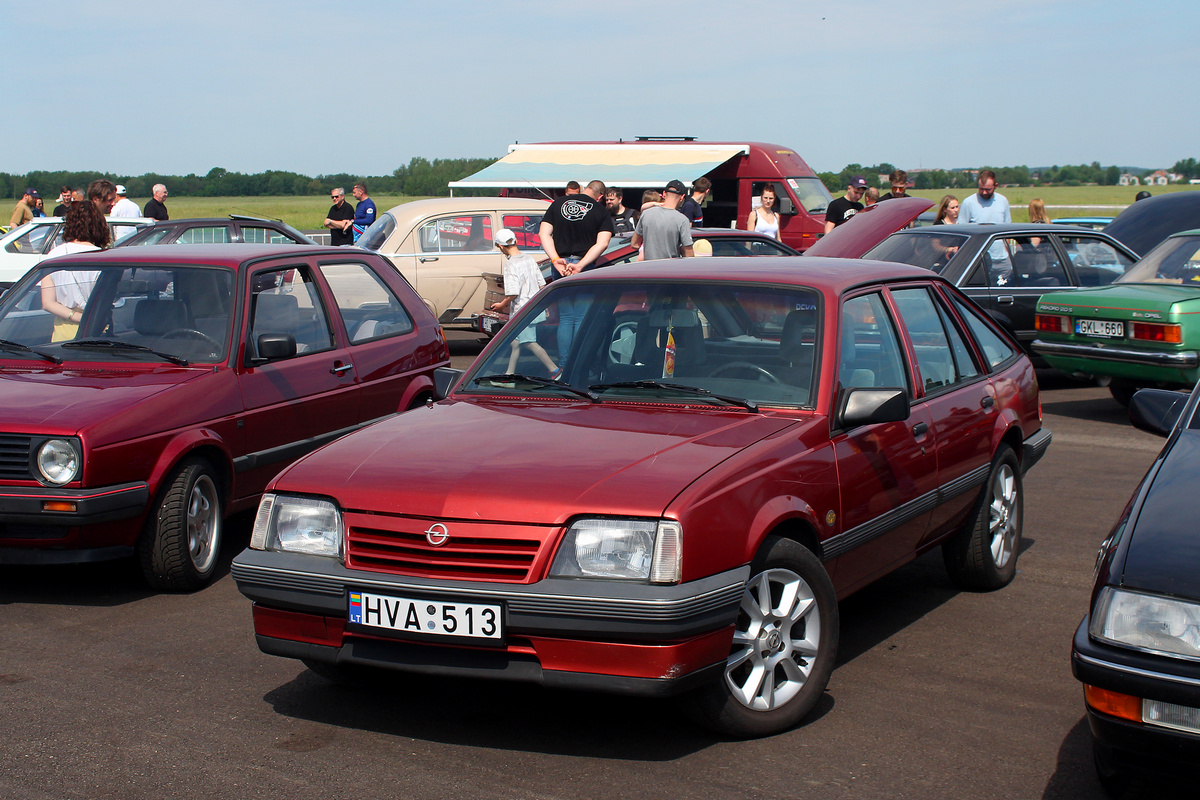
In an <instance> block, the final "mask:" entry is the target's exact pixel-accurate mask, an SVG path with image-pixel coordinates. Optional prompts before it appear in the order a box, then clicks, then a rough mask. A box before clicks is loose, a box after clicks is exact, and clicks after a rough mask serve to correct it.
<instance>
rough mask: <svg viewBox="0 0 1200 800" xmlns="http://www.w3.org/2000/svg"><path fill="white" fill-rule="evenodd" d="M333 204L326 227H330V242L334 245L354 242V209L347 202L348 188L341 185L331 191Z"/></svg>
mask: <svg viewBox="0 0 1200 800" xmlns="http://www.w3.org/2000/svg"><path fill="white" fill-rule="evenodd" d="M329 199H331V200H332V201H333V205H331V206H330V207H329V213H328V214H326V215H325V227H326V228H329V243H330V244H331V245H333V246H334V247H341V246H342V245H347V244H354V234H353V233H352V232H351V230H350V227H351V226H352V225H353V224H354V209H353V208H351V207H350V204H349V203H347V202H346V190H345V189H343V188H341V187H340V186H339V187H338V188H336V189H334V190H333V191H331V192H330V193H329Z"/></svg>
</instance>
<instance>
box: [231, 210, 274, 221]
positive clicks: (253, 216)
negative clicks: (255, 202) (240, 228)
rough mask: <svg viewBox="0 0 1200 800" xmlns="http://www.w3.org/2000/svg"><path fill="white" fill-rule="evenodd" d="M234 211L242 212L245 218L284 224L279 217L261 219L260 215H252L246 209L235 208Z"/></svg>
mask: <svg viewBox="0 0 1200 800" xmlns="http://www.w3.org/2000/svg"><path fill="white" fill-rule="evenodd" d="M233 210H234V211H240V212H242V215H243V216H247V217H250V218H251V219H269V220H271V221H272V222H283V220H281V219H279V217H260V216H259V215H258V214H252V213H250V212H249V211H247V210H246V209H244V208H238V207H237V206H234V207H233Z"/></svg>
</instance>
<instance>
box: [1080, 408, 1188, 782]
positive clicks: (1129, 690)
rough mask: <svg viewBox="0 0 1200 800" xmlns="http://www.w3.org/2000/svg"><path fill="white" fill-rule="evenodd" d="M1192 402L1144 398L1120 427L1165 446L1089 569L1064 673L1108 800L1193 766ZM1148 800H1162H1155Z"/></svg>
mask: <svg viewBox="0 0 1200 800" xmlns="http://www.w3.org/2000/svg"><path fill="white" fill-rule="evenodd" d="M1198 398H1200V390H1197V389H1193V390H1192V393H1191V396H1190V397H1189V396H1188V395H1185V394H1181V393H1179V392H1174V391H1169V390H1165V389H1143V390H1141V391H1139V392H1138V393H1137V394H1135V395H1134V396H1133V400H1132V402H1131V403H1130V407H1129V418H1130V421H1132V422H1133V424H1134V425H1135V426H1136V427H1138V428H1141V429H1142V430H1146V431H1149V432H1151V433H1155V434H1157V435H1159V436H1165V437H1167V441H1166V444H1165V446H1164V447H1163V449H1162V452H1160V453H1159V454H1158V458H1157V459H1156V460H1155V461H1154V463H1153V464H1152V465H1151V467H1150V469H1149V471H1148V472H1147V473H1146V476H1145V477H1144V478H1143V479H1142V482H1141V484H1140V485H1139V486H1138V487H1137V489H1136V490H1135V491H1134V493H1133V497H1132V498H1131V499H1130V501H1129V503H1128V505H1127V506H1126V507H1125V510H1124V511H1123V512H1122V514H1121V516H1120V518H1119V519H1118V520H1117V524H1116V525H1115V526H1114V527H1113V529H1112V531H1111V533H1109V535H1108V537H1107V538H1106V539H1105V540H1104V542H1103V543H1102V544H1101V545H1100V552H1099V555H1098V556H1097V559H1096V572H1095V580H1094V584H1093V587H1092V597H1091V607H1090V610H1089V613H1088V614H1087V616H1085V617H1084V618H1083V622H1081V623H1080V625H1079V628H1078V630H1076V632H1075V637H1074V641H1073V642H1072V647H1071V667H1072V670H1073V672H1074V674H1075V677H1076V678H1077V679H1078V680H1079V681H1080V682H1081V683H1082V684H1083V690H1084V701H1085V705H1086V708H1087V718H1088V724H1089V726H1090V727H1091V731H1092V743H1093V754H1094V758H1095V763H1096V772H1097V773H1098V775H1099V778H1100V781H1101V783H1102V784H1103V786H1104V788H1105V790H1106V791H1107V792H1108V793H1109V794H1110V795H1111V796H1113V797H1124V796H1128V794H1129V793H1130V792H1131V791H1134V792H1142V793H1140V794H1137V795H1136V796H1139V797H1140V796H1147V797H1151V796H1156V795H1154V794H1146V793H1145V790H1146V789H1148V788H1150V787H1149V786H1148V785H1147V782H1148V781H1149V782H1154V781H1157V780H1158V779H1163V778H1171V779H1183V780H1184V781H1185V782H1186V785H1187V787H1188V789H1189V790H1190V792H1183V793H1180V794H1178V795H1174V794H1172V795H1170V796H1179V797H1192V796H1195V795H1194V792H1195V776H1196V765H1197V764H1200V535H1198V534H1197V530H1196V522H1195V519H1196V505H1195V502H1196V501H1195V496H1196V490H1197V483H1198V481H1197V477H1196V476H1197V475H1200V412H1198V408H1197V406H1198ZM1158 796H1162V795H1161V794H1160V795H1158Z"/></svg>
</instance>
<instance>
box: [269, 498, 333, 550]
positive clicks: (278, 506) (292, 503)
mask: <svg viewBox="0 0 1200 800" xmlns="http://www.w3.org/2000/svg"><path fill="white" fill-rule="evenodd" d="M342 538H343V537H342V515H341V512H339V511H338V509H337V506H335V505H334V504H333V503H331V502H329V501H328V500H318V499H317V498H315V497H292V496H290V495H280V494H264V495H263V497H262V500H261V501H260V502H259V504H258V514H257V516H255V518H254V531H253V532H252V533H251V534H250V547H251V548H252V549H255V550H278V551H280V552H284V553H305V554H307V555H312V556H329V557H331V558H339V557H340V556H341V555H342Z"/></svg>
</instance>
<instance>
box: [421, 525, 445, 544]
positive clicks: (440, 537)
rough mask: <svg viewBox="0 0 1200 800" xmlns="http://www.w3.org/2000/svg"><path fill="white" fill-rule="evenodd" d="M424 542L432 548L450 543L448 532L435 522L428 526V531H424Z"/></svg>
mask: <svg viewBox="0 0 1200 800" xmlns="http://www.w3.org/2000/svg"><path fill="white" fill-rule="evenodd" d="M425 540H426V541H427V542H429V543H430V544H431V545H433V546H434V547H441V546H442V545H444V544H445V543H446V542H448V541H450V531H448V530H446V526H445V525H443V524H442V523H440V522H435V523H433V524H432V525H430V526H429V530H427V531H425Z"/></svg>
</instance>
